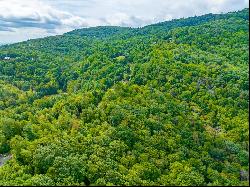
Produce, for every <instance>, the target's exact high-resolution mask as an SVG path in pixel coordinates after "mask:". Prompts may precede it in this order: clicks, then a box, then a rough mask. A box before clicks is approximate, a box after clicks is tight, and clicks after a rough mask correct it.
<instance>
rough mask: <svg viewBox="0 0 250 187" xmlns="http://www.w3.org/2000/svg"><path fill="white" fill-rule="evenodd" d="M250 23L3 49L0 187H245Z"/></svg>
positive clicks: (244, 15)
mask: <svg viewBox="0 0 250 187" xmlns="http://www.w3.org/2000/svg"><path fill="white" fill-rule="evenodd" d="M248 15H249V10H248V9H244V10H242V11H238V12H232V13H227V14H218V15H214V14H207V15H204V16H199V17H197V16H196V17H192V18H187V19H178V20H172V21H169V22H163V23H159V24H155V25H150V26H146V27H143V28H122V27H95V28H86V29H80V30H75V31H72V32H69V33H66V34H64V35H62V36H53V37H47V38H44V39H36V40H29V41H26V42H21V43H16V44H12V45H4V46H1V47H0V158H1V155H2V154H5V155H6V154H7V155H9V158H10V159H9V160H8V161H6V162H5V163H4V164H3V165H1V163H0V185H7V186H8V185H42V186H52V185H59V186H63V185H142V186H143V185H169V186H204V185H208V186H209V185H212V186H214V185H245V186H247V185H248V183H249V175H248V171H249V170H248V166H249V153H248V148H249V140H248V139H249V126H248V124H249V123H248V105H249V100H248V97H249V76H248V75H249V72H248V62H249V52H248V49H249V44H248V42H249V30H248V27H249V20H248ZM5 56H8V57H10V59H8V60H6V59H4V57H5Z"/></svg>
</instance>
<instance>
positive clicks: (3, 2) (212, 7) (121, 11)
mask: <svg viewBox="0 0 250 187" xmlns="http://www.w3.org/2000/svg"><path fill="white" fill-rule="evenodd" d="M247 7H249V3H248V1H247V0H185V1H184V0H0V43H1V42H3V41H8V40H9V41H10V42H13V41H21V40H26V39H28V38H36V37H43V36H46V35H53V34H54V35H55V34H62V33H64V32H68V31H70V30H73V29H77V28H83V27H92V26H98V25H114V26H126V27H141V26H144V25H147V24H151V23H156V22H160V21H166V20H171V19H175V18H182V17H190V16H194V15H202V14H206V13H222V12H229V11H236V10H241V9H243V8H247ZM23 31H28V33H26V32H23Z"/></svg>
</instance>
